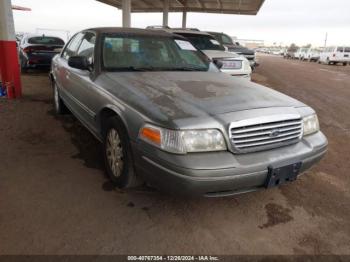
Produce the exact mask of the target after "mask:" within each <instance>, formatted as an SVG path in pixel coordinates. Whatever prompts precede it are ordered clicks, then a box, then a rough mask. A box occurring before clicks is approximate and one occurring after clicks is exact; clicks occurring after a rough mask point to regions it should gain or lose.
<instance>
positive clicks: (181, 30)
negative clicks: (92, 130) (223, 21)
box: [163, 29, 212, 36]
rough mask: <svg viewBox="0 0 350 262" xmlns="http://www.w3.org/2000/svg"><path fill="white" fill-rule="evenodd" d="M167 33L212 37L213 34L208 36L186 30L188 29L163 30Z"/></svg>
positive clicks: (204, 33)
mask: <svg viewBox="0 0 350 262" xmlns="http://www.w3.org/2000/svg"><path fill="white" fill-rule="evenodd" d="M163 30H164V31H166V32H169V33H173V34H191V35H207V36H212V35H211V34H208V33H206V32H202V31H196V30H186V29H163Z"/></svg>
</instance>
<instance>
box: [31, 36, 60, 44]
mask: <svg viewBox="0 0 350 262" xmlns="http://www.w3.org/2000/svg"><path fill="white" fill-rule="evenodd" d="M28 43H29V44H33V45H61V46H63V45H64V41H63V40H62V39H60V38H58V37H47V36H43V37H31V38H29V39H28Z"/></svg>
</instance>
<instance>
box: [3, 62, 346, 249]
mask: <svg viewBox="0 0 350 262" xmlns="http://www.w3.org/2000/svg"><path fill="white" fill-rule="evenodd" d="M260 62H261V66H260V67H259V68H258V69H257V71H256V73H255V74H254V76H253V79H254V81H256V82H260V83H263V84H264V85H267V86H270V87H272V88H274V89H276V90H278V91H281V92H284V93H286V94H288V95H291V96H293V97H295V98H297V99H299V100H301V101H303V102H305V103H307V104H308V105H310V106H312V107H313V108H314V109H315V110H316V111H317V112H318V115H319V118H320V123H321V128H322V130H323V131H324V133H325V134H326V135H327V137H328V139H329V152H328V154H327V156H326V157H325V158H324V160H322V162H321V163H320V164H318V165H317V166H315V167H314V168H312V169H311V170H310V171H308V172H306V174H305V175H304V176H302V177H300V179H298V180H297V181H296V182H294V183H292V184H289V185H286V186H282V187H280V188H275V189H272V190H268V191H260V192H255V193H250V194H245V195H240V196H235V197H230V198H220V199H204V198H202V199H180V198H176V197H172V196H166V195H162V194H160V193H158V192H156V191H153V190H149V189H147V188H139V189H137V190H133V191H127V192H124V191H121V190H116V189H114V188H113V187H112V186H111V184H110V183H109V182H108V180H107V179H106V177H105V175H104V172H103V163H102V160H101V148H100V145H99V143H98V142H97V141H96V140H95V139H94V138H93V137H92V136H91V135H90V134H89V133H88V131H86V129H85V128H83V127H82V126H81V125H80V124H79V123H78V122H77V121H76V120H75V119H74V118H73V117H72V116H64V117H59V118H57V117H55V116H54V114H53V107H52V104H51V97H52V95H51V90H50V88H49V81H48V77H47V72H46V73H45V72H44V73H41V72H34V73H33V72H31V73H29V74H27V75H24V76H23V77H22V80H23V84H24V90H23V91H24V97H23V99H21V100H17V101H7V100H5V99H0V161H1V168H0V236H1V238H0V254H201V253H206V254H217V255H219V254H349V255H350V205H349V203H350V190H349V185H350V176H349V169H350V161H349V160H350V159H349V158H350V114H349V112H350V67H342V66H325V65H318V64H315V63H308V62H299V61H291V60H283V59H282V58H280V57H273V56H261V57H260Z"/></svg>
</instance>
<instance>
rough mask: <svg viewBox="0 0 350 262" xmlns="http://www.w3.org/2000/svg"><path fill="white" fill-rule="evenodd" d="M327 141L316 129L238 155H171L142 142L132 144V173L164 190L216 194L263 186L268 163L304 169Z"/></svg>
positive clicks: (242, 191)
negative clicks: (287, 142) (287, 141)
mask: <svg viewBox="0 0 350 262" xmlns="http://www.w3.org/2000/svg"><path fill="white" fill-rule="evenodd" d="M327 144H328V143H327V139H326V137H325V136H324V135H323V134H322V133H321V132H318V133H316V134H314V135H311V136H308V137H306V138H304V139H302V141H300V142H299V143H297V144H294V145H291V146H286V147H281V148H276V149H273V150H269V151H263V152H256V153H249V154H240V155H238V154H232V153H231V152H211V153H197V154H188V155H174V154H169V153H166V152H163V151H160V150H158V149H154V148H153V147H152V146H150V145H148V144H146V143H143V142H138V143H133V144H132V147H133V153H134V159H135V168H136V172H137V174H138V175H140V176H142V177H143V178H144V179H145V180H146V181H147V182H149V183H150V184H151V185H153V186H155V187H157V188H158V189H160V190H162V191H165V192H167V193H175V194H180V195H187V196H205V197H219V196H230V195H235V194H240V193H246V192H251V191H256V190H259V189H263V188H264V184H265V181H266V179H267V174H268V166H269V165H271V164H278V163H284V162H289V163H296V162H302V167H301V172H304V171H305V170H307V169H309V168H310V167H311V166H312V165H313V164H315V163H317V162H318V161H319V160H320V159H321V158H322V157H323V156H324V155H325V153H326V151H327Z"/></svg>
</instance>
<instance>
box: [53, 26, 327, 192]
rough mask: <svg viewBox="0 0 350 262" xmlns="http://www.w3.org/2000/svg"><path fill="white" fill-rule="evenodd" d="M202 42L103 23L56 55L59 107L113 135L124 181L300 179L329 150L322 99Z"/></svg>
mask: <svg viewBox="0 0 350 262" xmlns="http://www.w3.org/2000/svg"><path fill="white" fill-rule="evenodd" d="M196 37H197V35H196V36H195V38H196ZM196 41H197V40H196ZM194 42H195V41H194V40H193V39H192V40H191V38H190V37H188V36H187V35H186V36H185V37H184V36H181V35H180V34H174V33H170V32H167V31H164V30H142V29H130V28H94V29H88V30H84V31H82V32H79V33H77V34H76V35H74V36H73V37H72V39H71V40H70V41H69V42H68V44H67V45H66V46H65V47H64V49H63V51H62V52H61V53H60V54H59V55H56V56H55V57H54V59H53V62H52V67H51V72H50V79H51V82H52V87H53V93H54V105H55V110H56V112H57V113H63V112H64V111H65V110H67V108H68V109H69V110H70V111H71V112H72V113H73V114H74V115H75V116H76V117H77V118H78V119H79V121H81V123H83V124H84V125H85V126H86V127H87V128H88V129H89V130H90V131H91V133H92V134H94V135H95V136H96V138H97V139H98V140H100V141H101V142H102V143H103V152H104V158H105V166H106V172H107V174H108V175H109V177H110V179H111V180H112V181H113V182H114V183H115V185H117V186H118V187H121V188H130V187H133V186H135V185H137V184H138V183H139V182H140V181H141V182H142V181H146V182H147V183H148V184H149V185H152V186H154V187H156V188H158V189H161V190H163V191H165V192H167V193H170V192H171V193H178V194H185V195H197V196H206V197H218V196H229V195H234V194H239V193H245V192H251V191H255V190H259V189H268V188H271V187H276V186H279V185H281V184H285V183H288V182H291V181H294V180H295V179H297V178H298V176H299V175H300V174H301V173H302V172H304V171H305V170H307V169H309V168H310V167H311V166H312V165H313V164H315V163H316V162H318V161H319V160H320V159H321V158H322V157H323V155H324V154H325V153H326V150H327V139H326V137H325V136H324V135H323V134H322V132H321V131H320V128H319V124H318V118H317V115H316V113H315V111H314V110H313V109H312V108H310V107H308V106H307V105H305V104H303V103H301V102H299V101H297V100H295V99H293V98H291V97H288V96H286V95H284V94H281V93H279V92H277V91H275V90H273V89H271V88H267V87H264V86H261V85H259V84H255V83H252V82H250V81H246V80H243V79H241V78H238V77H232V76H230V75H229V74H226V73H223V72H221V71H220V70H219V68H218V67H217V65H219V64H218V63H217V65H216V64H215V63H213V61H212V60H210V59H208V57H206V56H205V55H204V53H203V52H202V51H200V50H198V49H197V48H196V46H195V45H194V44H193V43H194ZM210 42H212V41H210ZM201 43H202V42H199V43H198V45H197V46H199V45H200V44H201ZM212 43H213V42H212Z"/></svg>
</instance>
